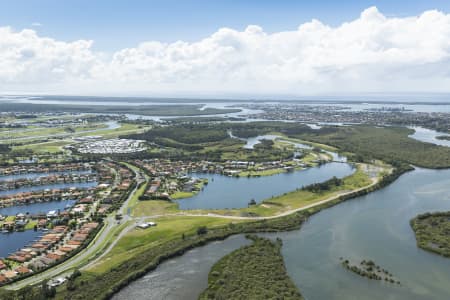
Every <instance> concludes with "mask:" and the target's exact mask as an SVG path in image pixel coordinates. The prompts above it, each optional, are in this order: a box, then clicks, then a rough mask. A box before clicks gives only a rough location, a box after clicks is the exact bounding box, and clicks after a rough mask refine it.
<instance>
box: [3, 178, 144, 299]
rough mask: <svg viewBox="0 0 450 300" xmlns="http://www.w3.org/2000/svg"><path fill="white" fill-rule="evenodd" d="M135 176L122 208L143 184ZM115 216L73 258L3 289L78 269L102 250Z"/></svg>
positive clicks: (111, 216)
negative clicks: (134, 185) (135, 182)
mask: <svg viewBox="0 0 450 300" xmlns="http://www.w3.org/2000/svg"><path fill="white" fill-rule="evenodd" d="M135 175H136V181H137V184H136V187H135V188H134V189H133V191H132V192H131V193H130V194H129V195H128V198H127V200H125V202H124V203H123V204H122V208H121V210H122V209H123V208H124V207H127V206H128V203H129V202H130V200H131V199H132V198H133V196H134V194H135V193H136V192H137V190H138V186H139V184H140V183H141V182H143V180H144V179H143V178H142V177H141V176H140V174H138V173H137V172H135ZM129 219H130V216H128V215H124V217H123V221H122V222H127V221H128V220H129ZM116 222H117V221H116V219H115V215H113V214H110V215H109V216H108V217H107V218H106V221H105V225H104V227H103V228H102V229H101V232H100V233H99V234H98V235H97V236H96V237H95V239H94V241H92V242H91V243H90V244H89V245H88V246H87V247H86V248H85V249H83V250H82V251H81V252H80V253H78V254H76V255H75V256H74V257H72V258H70V259H68V260H67V261H65V262H63V263H61V264H59V265H57V266H55V267H53V268H50V269H48V270H47V271H44V272H42V273H39V274H37V275H35V276H31V277H28V278H26V279H23V280H20V281H18V282H15V283H11V284H9V285H6V286H5V288H6V289H9V290H17V289H20V288H23V287H25V286H28V285H33V284H37V283H39V282H41V281H43V280H47V279H50V278H54V277H56V276H66V275H68V274H69V273H70V271H71V269H73V268H76V267H79V266H80V265H81V264H82V263H83V262H84V261H85V260H87V259H89V258H90V257H93V256H95V254H96V253H98V252H99V251H101V250H102V247H104V242H105V239H106V238H107V237H108V236H109V234H110V233H111V231H112V230H113V229H114V228H116V227H117V224H116ZM108 249H110V248H108Z"/></svg>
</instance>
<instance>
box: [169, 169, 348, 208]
mask: <svg viewBox="0 0 450 300" xmlns="http://www.w3.org/2000/svg"><path fill="white" fill-rule="evenodd" d="M354 171H355V170H354V168H353V167H352V166H351V165H349V164H345V163H337V162H332V163H327V164H324V165H321V166H319V167H314V168H309V169H305V170H301V171H295V172H290V173H280V174H276V175H272V176H262V177H229V176H224V175H219V174H203V173H200V174H194V175H196V176H197V177H200V178H207V179H208V185H206V186H205V187H204V190H203V191H201V192H199V193H198V194H197V195H195V196H193V197H190V198H186V199H181V200H178V201H177V202H178V203H179V206H180V209H223V208H242V207H247V205H248V203H249V202H250V200H252V199H254V200H255V201H256V202H257V203H259V202H261V201H262V200H264V199H268V198H271V197H273V196H278V195H281V194H283V193H286V192H289V191H293V190H295V189H297V188H301V187H303V186H305V185H309V184H312V183H318V182H323V181H326V180H328V179H330V178H332V177H333V176H336V177H338V178H343V177H345V176H348V175H351V174H352V173H353V172H354Z"/></svg>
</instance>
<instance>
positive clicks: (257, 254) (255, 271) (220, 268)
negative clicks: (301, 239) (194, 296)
mask: <svg viewBox="0 0 450 300" xmlns="http://www.w3.org/2000/svg"><path fill="white" fill-rule="evenodd" d="M247 238H250V239H251V240H253V243H252V244H251V245H248V246H243V247H241V248H240V249H237V250H235V251H233V252H232V253H230V254H228V255H226V256H225V257H223V258H222V259H220V260H219V261H218V262H217V263H216V264H215V265H214V266H213V267H212V269H211V271H210V273H209V279H208V288H207V289H206V290H205V291H204V292H203V293H202V294H201V295H200V297H199V299H303V298H302V296H301V295H300V292H299V291H298V289H297V287H296V286H295V285H294V283H293V282H292V281H291V279H290V278H289V276H288V275H287V273H286V267H285V265H284V262H283V256H282V255H281V251H280V249H281V246H282V242H281V240H280V239H277V241H276V242H272V241H271V240H269V239H265V238H261V237H257V236H254V235H252V236H247Z"/></svg>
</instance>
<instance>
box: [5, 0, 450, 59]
mask: <svg viewBox="0 0 450 300" xmlns="http://www.w3.org/2000/svg"><path fill="white" fill-rule="evenodd" d="M374 5H375V6H377V7H378V9H379V10H380V11H381V12H382V13H383V14H384V15H386V16H399V17H404V16H410V15H418V14H420V13H421V12H423V11H425V10H429V9H438V10H442V11H443V12H447V13H448V12H450V1H449V0H400V1H393V0H390V1H388V0H382V1H367V0H358V1H357V0H354V1H351V0H346V1H345V0H340V1H337V0H315V1H300V0H298V1H294V0H272V1H268V0H228V1H225V0H196V1H194V0H178V1H175V0H163V1H156V0H146V1H143V0H134V1H130V0H128V1H122V0H120V1H119V0H98V1H93V0H77V1H66V0H11V1H6V0H0V27H1V26H11V27H13V28H14V29H15V30H21V29H23V28H33V29H34V30H36V31H37V32H38V33H39V35H40V36H49V37H52V38H54V39H57V40H62V41H72V40H79V39H89V40H94V41H95V43H94V45H93V49H94V50H100V51H105V52H113V51H116V50H118V49H123V48H126V47H134V46H136V45H137V44H138V43H140V42H142V41H150V40H158V41H162V42H173V41H176V40H184V41H195V40H199V39H201V38H203V37H206V36H209V35H210V34H212V33H213V32H215V31H216V30H217V29H218V28H221V27H231V28H233V29H237V30H243V29H245V27H246V26H247V25H249V24H257V25H259V26H261V27H263V29H264V30H265V31H266V32H268V33H271V32H278V31H285V30H295V29H296V28H297V27H298V26H299V25H300V24H302V23H304V22H307V21H310V20H311V19H312V18H316V19H319V20H321V21H322V22H324V23H326V24H329V25H333V26H335V25H338V24H340V23H342V22H345V21H350V20H353V19H355V18H357V17H358V16H359V14H360V13H361V11H363V10H364V9H365V8H367V7H370V6H374ZM33 23H40V24H41V26H32V24H33Z"/></svg>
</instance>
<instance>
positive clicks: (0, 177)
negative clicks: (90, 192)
mask: <svg viewBox="0 0 450 300" xmlns="http://www.w3.org/2000/svg"><path fill="white" fill-rule="evenodd" d="M91 173H93V172H92V170H82V171H61V172H46V173H21V174H14V175H0V181H13V180H18V179H36V178H39V177H48V176H54V175H63V174H71V175H72V174H76V175H84V174H91Z"/></svg>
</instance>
